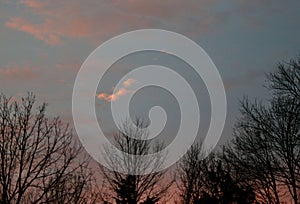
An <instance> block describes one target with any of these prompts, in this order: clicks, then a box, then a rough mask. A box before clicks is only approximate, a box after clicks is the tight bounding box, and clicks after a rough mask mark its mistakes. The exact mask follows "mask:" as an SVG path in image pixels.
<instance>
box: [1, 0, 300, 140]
mask: <svg viewBox="0 0 300 204" xmlns="http://www.w3.org/2000/svg"><path fill="white" fill-rule="evenodd" d="M299 11H300V2H299V1H296V0H290V1H289V0H288V1H280V0H273V1H271V0H263V1H259V0H228V1H221V0H194V1H193V0H186V1H183V0H181V1H180V0H165V1H161V0H152V1H149V0H87V1H79V0H74V1H71V0H69V1H66V0H53V1H50V0H44V1H38V0H0V86H1V92H3V93H5V94H7V95H10V96H14V97H16V98H19V97H21V96H23V95H24V94H26V92H28V91H33V92H34V93H35V94H36V95H37V98H38V100H39V101H47V102H48V103H49V113H50V114H53V115H57V114H59V115H61V116H62V117H63V118H65V119H67V120H71V102H72V101H71V96H72V88H73V83H74V80H75V77H76V74H77V72H78V70H79V68H80V66H81V64H82V63H83V61H84V60H85V59H86V57H87V56H88V55H89V54H90V53H91V52H92V51H93V50H94V49H95V48H96V47H98V46H99V45H100V44H101V43H102V42H104V41H106V40H108V39H110V38H111V37H113V36H116V35H118V34H122V33H124V32H128V31H132V30H136V29H146V28H157V29H165V30H170V31H174V32H178V33H180V34H183V35H186V36H187V37H189V38H190V39H192V40H194V41H195V42H197V43H198V44H199V45H200V46H201V47H202V48H204V50H205V51H206V52H207V53H208V54H209V55H210V57H211V58H212V59H213V61H214V63H215V64H216V66H217V67H218V69H219V72H220V74H221V76H222V78H223V81H224V84H225V88H226V94H227V99H228V118H227V121H226V126H225V129H224V134H223V137H222V139H221V143H224V142H225V141H227V140H228V139H229V138H230V137H231V131H232V126H233V124H234V122H235V121H236V120H237V117H238V99H240V98H242V97H243V96H244V95H249V96H250V97H258V98H262V99H265V98H267V97H268V96H269V95H268V91H267V90H266V89H264V88H262V85H263V84H264V83H265V78H264V73H266V72H270V71H272V70H274V68H275V67H276V64H277V63H278V62H280V61H288V60H289V59H290V58H295V57H296V56H297V55H299V54H300V38H299V36H300V21H299V19H300V12H299ZM154 55H155V54H153V53H152V54H151V53H150V54H149V53H148V54H145V55H142V54H140V55H136V56H132V57H129V58H128V59H125V61H123V62H120V63H119V64H118V65H116V66H115V68H114V69H115V71H116V72H118V70H119V71H120V70H124V69H127V68H128V69H130V68H133V67H134V66H137V65H140V64H143V63H145V62H147V59H146V57H147V56H148V57H149V56H150V57H151V59H154V58H155V59H156V58H159V56H156V55H155V56H154ZM157 62H161V63H166V64H167V65H169V66H175V68H174V69H178V70H180V69H181V68H180V67H179V66H178V64H180V62H179V61H178V59H175V58H168V57H165V59H160V58H159V59H158V60H157ZM176 66H178V67H177V68H176ZM183 66H184V65H182V67H183ZM120 73H122V72H121V71H120ZM193 80H194V81H193ZM112 81H113V80H112ZM191 82H192V83H198V79H193V78H191ZM199 83H200V82H199ZM107 86H108V87H107V89H106V90H105V91H106V92H108V91H109V90H108V89H109V88H110V87H109V86H110V85H107ZM199 87H201V85H199ZM199 89H202V88H199ZM201 93H202V92H201V91H200V92H199V94H200V96H199V97H203V96H201ZM204 96H205V95H204ZM141 97H142V98H143V97H145V96H143V94H141ZM153 97H154V99H155V97H157V98H156V99H157V101H160V103H162V104H165V105H168V102H170V100H169V99H167V98H164V97H159V96H155V95H154V96H153ZM164 99H165V100H164ZM141 100H142V102H141V103H140V104H138V105H136V107H139V108H138V110H139V111H142V110H143V106H142V105H141V104H146V106H147V107H148V106H149V104H151V103H152V102H151V103H150V102H149V104H147V103H145V101H148V100H146V99H145V101H143V99H141ZM153 103H154V102H153ZM155 103H156V102H155ZM172 103H173V102H172ZM107 104H108V103H107V101H105V100H98V101H97V106H98V107H97V110H98V116H99V117H100V118H101V114H103V115H105V110H106V108H107ZM174 104H175V103H174ZM171 107H172V106H171ZM175 107H176V105H174V108H175ZM171 111H172V110H171ZM208 113H209V112H208ZM204 115H205V114H204ZM205 116H206V115H205ZM173 126H176V122H174V123H173ZM171 133H172V131H171V132H170V133H168V134H171Z"/></svg>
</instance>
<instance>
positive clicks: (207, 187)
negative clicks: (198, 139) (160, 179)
mask: <svg viewBox="0 0 300 204" xmlns="http://www.w3.org/2000/svg"><path fill="white" fill-rule="evenodd" d="M204 156H205V154H204V152H203V150H202V145H201V143H196V144H194V145H193V146H192V147H191V149H189V150H188V152H187V153H186V155H185V156H184V157H183V158H182V159H181V161H180V162H179V164H178V166H177V172H176V174H177V175H178V177H177V186H178V189H179V192H180V193H179V195H180V197H181V202H180V203H183V204H201V203H212V204H213V203H216V204H230V203H237V204H247V203H249V204H250V203H253V202H254V200H255V195H254V193H253V189H252V188H251V187H250V186H247V185H244V184H243V183H242V182H240V180H239V179H237V178H238V177H237V176H235V175H234V173H235V172H234V171H233V170H232V168H231V166H230V163H228V162H227V160H225V159H223V156H222V154H220V155H217V154H216V153H215V152H212V153H211V154H210V155H209V156H208V157H204Z"/></svg>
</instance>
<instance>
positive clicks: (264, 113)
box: [226, 60, 300, 204]
mask: <svg viewBox="0 0 300 204" xmlns="http://www.w3.org/2000/svg"><path fill="white" fill-rule="evenodd" d="M299 65H300V64H299V60H298V61H293V60H292V61H291V62H290V63H287V64H279V66H278V69H277V70H276V71H275V72H273V73H271V74H269V75H268V80H269V85H268V87H269V90H270V91H271V92H272V94H273V95H272V98H271V100H270V101H269V104H267V105H263V104H262V103H258V102H255V103H251V102H249V100H248V99H244V101H242V103H241V113H242V118H241V119H240V121H239V122H238V123H237V124H236V127H235V131H234V132H235V134H234V136H235V137H234V140H233V145H232V147H228V149H227V150H226V152H227V157H228V158H229V159H231V160H232V164H233V165H234V166H235V168H236V170H237V171H239V172H241V173H242V174H243V175H244V181H245V182H248V183H249V184H250V185H252V186H253V188H255V191H256V193H257V195H258V196H260V199H261V200H262V202H264V203H278V204H279V203H281V202H282V201H284V200H286V196H287V195H288V194H289V195H290V197H291V198H292V200H293V202H294V203H299V193H300V190H299V189H300V188H299V187H300V185H299V184H300V168H299V167H300V166H299V163H300V160H299V159H300V135H299V127H300V126H299V124H300V97H299V96H300V95H299V93H300V92H299V90H300V83H299V79H300V66H299Z"/></svg>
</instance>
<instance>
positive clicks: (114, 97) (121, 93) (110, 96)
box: [97, 88, 131, 102]
mask: <svg viewBox="0 0 300 204" xmlns="http://www.w3.org/2000/svg"><path fill="white" fill-rule="evenodd" d="M130 92H131V91H130V90H127V89H125V88H120V89H119V90H118V91H117V92H116V93H114V94H106V93H100V94H98V95H97V98H99V99H102V100H105V101H108V102H111V101H116V100H118V99H119V98H120V97H121V96H124V95H125V94H128V93H130Z"/></svg>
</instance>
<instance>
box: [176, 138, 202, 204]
mask: <svg viewBox="0 0 300 204" xmlns="http://www.w3.org/2000/svg"><path fill="white" fill-rule="evenodd" d="M201 146H202V144H201V143H196V144H194V145H193V146H192V147H191V148H190V149H189V150H188V152H187V153H186V154H185V155H184V156H183V158H182V159H181V161H180V162H179V163H178V164H177V168H176V172H175V174H176V175H177V176H176V177H177V178H176V184H177V188H178V190H179V197H180V198H181V203H183V204H190V203H194V202H195V201H196V200H198V199H199V197H200V193H201V191H202V190H203V188H204V183H203V178H202V176H203V168H204V166H203V162H204V152H203V151H202V147H201Z"/></svg>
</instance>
